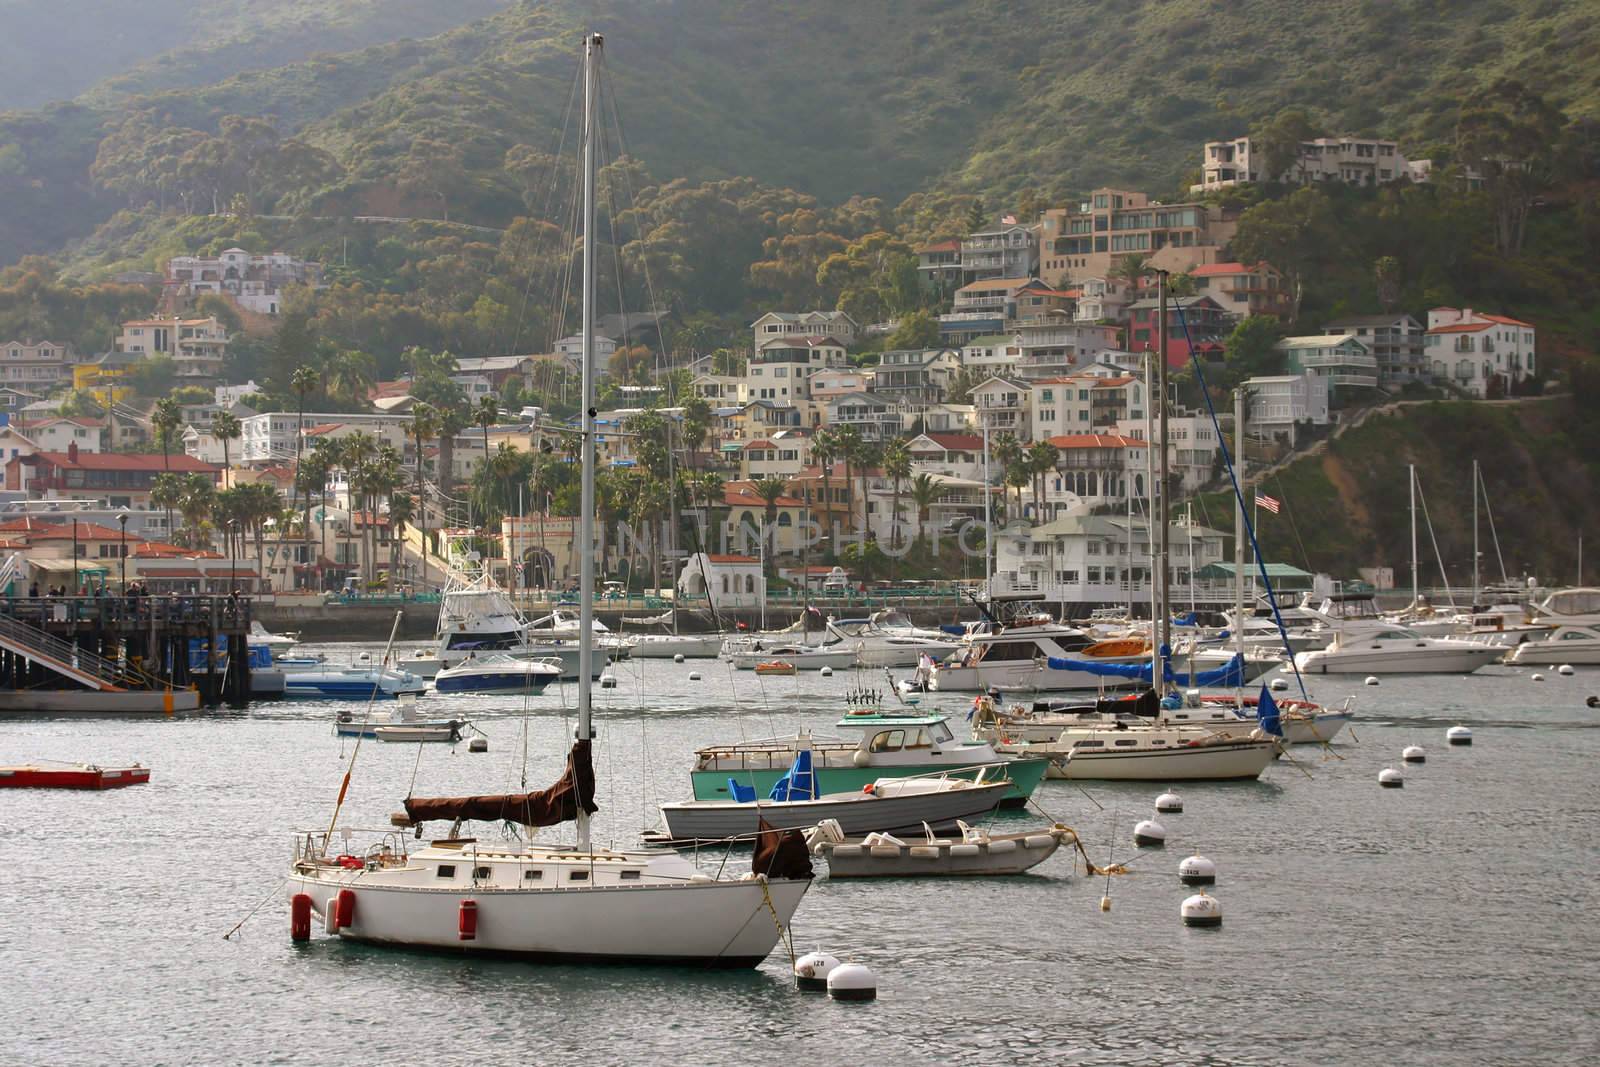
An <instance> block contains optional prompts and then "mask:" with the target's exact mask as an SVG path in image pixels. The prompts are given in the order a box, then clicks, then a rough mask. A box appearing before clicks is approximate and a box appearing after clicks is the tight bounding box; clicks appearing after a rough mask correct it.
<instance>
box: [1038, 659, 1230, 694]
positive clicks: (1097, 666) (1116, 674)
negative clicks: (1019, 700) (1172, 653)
mask: <svg viewBox="0 0 1600 1067" xmlns="http://www.w3.org/2000/svg"><path fill="white" fill-rule="evenodd" d="M1047 662H1048V663H1049V664H1050V669H1051V670H1053V671H1082V672H1083V673H1085V674H1093V675H1096V676H1098V677H1101V678H1128V679H1131V680H1133V681H1136V682H1144V683H1145V684H1146V685H1148V684H1149V683H1150V664H1149V662H1148V661H1146V662H1144V663H1094V662H1091V661H1089V660H1081V659H1064V658H1062V657H1060V656H1051V657H1050V658H1049V660H1048V661H1047ZM1161 677H1162V680H1163V681H1167V682H1170V683H1172V684H1173V685H1182V686H1191V685H1193V686H1202V687H1204V686H1225V687H1226V686H1240V685H1243V684H1244V659H1243V657H1241V656H1238V655H1235V656H1234V657H1233V658H1232V659H1230V660H1228V662H1227V663H1224V664H1223V665H1222V666H1220V667H1214V668H1212V669H1211V670H1209V671H1196V672H1195V673H1194V674H1193V675H1188V674H1183V673H1176V672H1174V671H1173V669H1172V660H1171V659H1170V658H1168V657H1165V656H1164V657H1162V660H1161Z"/></svg>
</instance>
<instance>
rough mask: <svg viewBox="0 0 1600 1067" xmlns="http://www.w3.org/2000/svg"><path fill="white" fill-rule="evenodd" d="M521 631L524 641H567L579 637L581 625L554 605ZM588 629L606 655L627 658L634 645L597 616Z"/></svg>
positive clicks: (581, 631) (530, 621) (581, 629)
mask: <svg viewBox="0 0 1600 1067" xmlns="http://www.w3.org/2000/svg"><path fill="white" fill-rule="evenodd" d="M523 632H524V634H525V635H526V637H527V640H529V641H531V642H534V643H544V644H551V643H555V642H566V643H570V642H575V641H576V640H577V639H578V635H579V634H581V633H583V628H582V625H581V624H580V623H579V621H578V619H576V618H574V617H573V616H572V615H571V614H570V613H568V612H567V611H565V610H563V609H561V608H556V609H555V610H554V611H552V612H550V614H548V615H541V616H539V617H538V618H536V619H530V620H528V622H527V624H526V626H525V628H524V631H523ZM589 632H590V633H591V634H593V635H594V641H595V647H597V648H600V649H602V650H603V651H604V652H605V653H606V655H608V656H610V657H611V658H612V659H627V658H628V656H629V654H630V652H631V650H632V648H633V638H631V637H623V636H622V635H620V634H615V633H612V632H611V628H610V627H608V626H607V625H606V624H605V623H603V622H601V621H600V620H599V619H593V620H591V621H590V623H589Z"/></svg>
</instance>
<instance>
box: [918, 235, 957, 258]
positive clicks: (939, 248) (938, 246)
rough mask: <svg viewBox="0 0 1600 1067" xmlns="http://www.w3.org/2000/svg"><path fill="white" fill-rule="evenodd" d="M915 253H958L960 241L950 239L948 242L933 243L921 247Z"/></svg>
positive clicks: (953, 238)
mask: <svg viewBox="0 0 1600 1067" xmlns="http://www.w3.org/2000/svg"><path fill="white" fill-rule="evenodd" d="M916 251H917V254H918V255H921V254H922V253H924V252H959V251H961V241H960V239H958V238H955V237H952V238H950V240H948V241H935V242H933V244H931V245H923V246H922V247H921V248H919V249H917V250H916Z"/></svg>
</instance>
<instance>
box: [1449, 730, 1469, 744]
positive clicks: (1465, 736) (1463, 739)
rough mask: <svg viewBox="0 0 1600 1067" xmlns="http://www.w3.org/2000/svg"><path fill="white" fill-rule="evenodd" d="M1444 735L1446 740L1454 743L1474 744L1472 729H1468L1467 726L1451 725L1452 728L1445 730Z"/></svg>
mask: <svg viewBox="0 0 1600 1067" xmlns="http://www.w3.org/2000/svg"><path fill="white" fill-rule="evenodd" d="M1444 737H1445V740H1446V741H1449V742H1450V743H1451V744H1452V745H1470V744H1472V731H1471V730H1469V729H1467V728H1466V727H1465V726H1452V727H1450V729H1448V730H1446V731H1445V732H1444Z"/></svg>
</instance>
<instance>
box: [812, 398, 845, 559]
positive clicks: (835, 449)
mask: <svg viewBox="0 0 1600 1067" xmlns="http://www.w3.org/2000/svg"><path fill="white" fill-rule="evenodd" d="M839 452H840V444H839V434H838V430H836V429H835V428H834V427H832V426H824V427H822V428H821V429H819V430H818V431H817V432H816V433H815V434H813V435H812V438H811V458H812V459H814V460H815V461H816V463H817V466H818V467H819V468H821V471H822V513H823V516H824V517H825V525H827V527H828V530H827V531H826V533H825V535H824V536H825V537H826V538H827V542H828V552H829V554H830V556H831V554H832V553H833V551H834V537H833V533H834V531H833V526H834V518H833V486H832V477H833V464H834V461H835V460H837V459H838V458H839Z"/></svg>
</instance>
